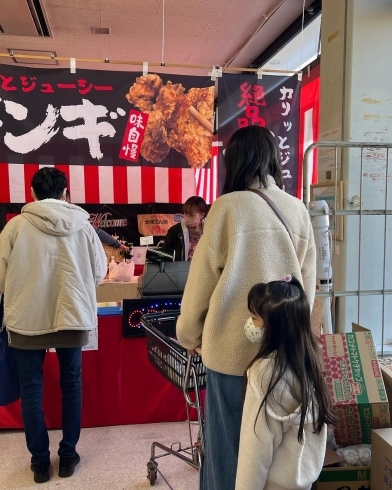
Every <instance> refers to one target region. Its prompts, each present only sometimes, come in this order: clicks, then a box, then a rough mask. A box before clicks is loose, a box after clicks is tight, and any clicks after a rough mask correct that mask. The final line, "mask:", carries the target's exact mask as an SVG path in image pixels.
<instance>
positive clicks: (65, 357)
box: [15, 347, 82, 464]
mask: <svg viewBox="0 0 392 490" xmlns="http://www.w3.org/2000/svg"><path fill="white" fill-rule="evenodd" d="M56 352H57V357H58V360H59V364H60V387H61V391H62V396H63V399H62V429H63V438H62V440H61V442H60V447H59V450H58V454H59V456H60V457H61V458H68V457H73V456H74V455H75V447H76V444H77V442H78V440H79V436H80V425H81V416H82V349H81V348H80V347H78V348H71V349H65V348H61V349H56ZM45 354H46V351H45V350H22V349H15V356H16V362H17V366H18V373H19V380H20V393H21V400H22V416H23V422H24V428H25V434H26V442H27V448H28V450H29V451H30V453H31V455H32V457H31V463H32V464H33V463H42V462H46V461H48V460H49V457H50V452H49V437H48V431H47V429H46V425H45V420H44V413H43V409H42V396H43V377H42V364H43V362H44V359H45Z"/></svg>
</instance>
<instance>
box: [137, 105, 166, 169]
mask: <svg viewBox="0 0 392 490" xmlns="http://www.w3.org/2000/svg"><path fill="white" fill-rule="evenodd" d="M166 139H167V129H166V120H165V118H164V117H163V115H162V112H161V111H151V112H150V113H149V116H148V123H147V127H146V132H145V133H144V139H143V143H142V147H141V149H140V154H141V155H142V157H143V158H145V159H146V160H148V161H149V162H151V163H159V162H161V161H162V160H163V159H164V158H165V156H166V155H167V154H168V153H169V151H170V146H169V145H168V144H167V143H166Z"/></svg>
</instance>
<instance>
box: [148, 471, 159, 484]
mask: <svg viewBox="0 0 392 490" xmlns="http://www.w3.org/2000/svg"><path fill="white" fill-rule="evenodd" d="M147 478H148V479H149V480H150V485H151V486H154V485H155V482H156V479H157V470H148V475H147Z"/></svg>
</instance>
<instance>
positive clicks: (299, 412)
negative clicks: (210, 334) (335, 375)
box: [235, 276, 335, 490]
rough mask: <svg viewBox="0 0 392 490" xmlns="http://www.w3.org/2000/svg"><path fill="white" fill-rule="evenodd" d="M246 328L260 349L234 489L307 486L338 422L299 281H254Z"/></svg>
mask: <svg viewBox="0 0 392 490" xmlns="http://www.w3.org/2000/svg"><path fill="white" fill-rule="evenodd" d="M248 308H249V311H250V312H251V313H252V316H251V317H250V318H249V319H248V320H247V322H246V324H245V333H246V336H247V337H248V339H249V340H250V341H251V342H253V343H260V344H261V348H260V352H259V353H258V354H257V356H256V357H255V359H254V360H253V361H252V363H251V364H250V366H249V368H248V370H247V388H246V395H245V403H244V410H243V415H242V426H241V439H240V449H239V459H238V468H237V478H236V487H235V488H236V490H263V489H264V490H283V489H285V490H310V488H311V486H312V483H313V482H314V481H316V480H317V478H318V476H319V474H320V471H321V468H322V466H323V462H324V455H325V446H326V438H327V424H330V423H331V424H332V423H334V422H335V417H334V414H333V411H332V408H331V404H330V399H329V395H328V392H327V388H326V384H325V382H324V378H323V374H322V370H321V366H320V362H319V354H318V349H319V348H318V345H317V341H316V339H315V337H314V335H313V333H312V330H311V326H310V307H309V302H308V299H307V297H306V294H305V292H304V290H303V288H302V286H301V284H300V282H299V281H298V280H297V279H295V278H294V277H293V278H292V277H291V276H286V277H285V279H284V280H283V281H273V282H269V283H268V284H256V285H255V286H254V287H253V288H252V289H251V291H250V292H249V295H248Z"/></svg>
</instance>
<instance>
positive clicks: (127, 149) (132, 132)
mask: <svg viewBox="0 0 392 490" xmlns="http://www.w3.org/2000/svg"><path fill="white" fill-rule="evenodd" d="M147 122H148V114H146V113H144V112H140V111H135V110H130V111H129V116H128V121H127V126H126V128H125V133H124V138H123V142H122V145H121V149H120V154H119V158H122V159H123V160H129V161H131V162H137V161H138V160H139V155H140V150H141V147H142V143H143V139H144V133H145V131H146V127H147Z"/></svg>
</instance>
